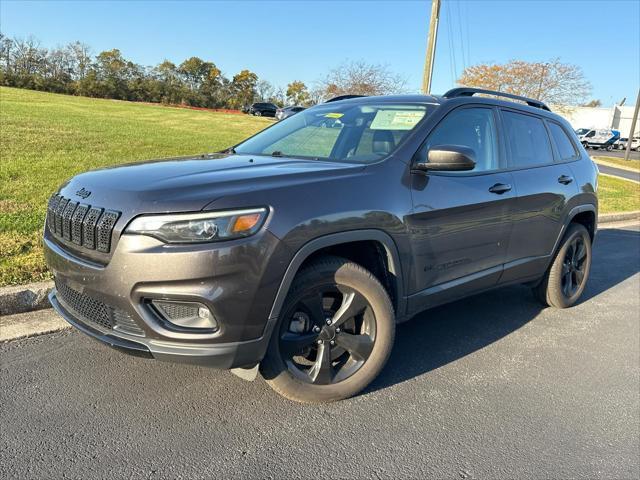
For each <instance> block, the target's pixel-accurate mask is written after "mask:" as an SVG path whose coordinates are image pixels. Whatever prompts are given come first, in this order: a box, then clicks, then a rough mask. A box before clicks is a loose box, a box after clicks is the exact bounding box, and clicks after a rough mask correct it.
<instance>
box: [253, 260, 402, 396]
mask: <svg viewBox="0 0 640 480" xmlns="http://www.w3.org/2000/svg"><path fill="white" fill-rule="evenodd" d="M318 298H319V301H318ZM314 307H315V308H314ZM330 322H331V323H330ZM394 336H395V315H394V312H393V306H392V304H391V300H390V299H389V295H388V294H387V292H386V290H385V289H384V287H383V286H382V285H381V284H380V282H379V281H378V279H377V278H376V277H374V276H373V275H372V274H371V272H369V271H368V270H366V269H365V268H363V267H361V266H360V265H358V264H356V263H353V262H350V261H349V260H346V259H344V258H339V257H328V256H327V257H322V258H320V259H319V260H317V261H315V262H313V263H312V264H310V265H309V266H307V267H305V268H304V269H303V270H302V271H300V272H299V273H298V274H297V275H296V277H295V279H294V282H293V286H292V287H291V290H290V291H289V293H288V295H287V299H286V300H285V304H284V305H283V308H282V312H281V318H280V320H279V322H278V324H277V325H276V327H275V330H274V332H273V334H272V336H271V341H270V344H269V348H268V351H267V354H266V356H265V358H264V360H263V361H262V363H261V364H260V371H261V373H262V375H263V377H264V378H265V380H266V381H267V383H268V384H269V386H270V387H271V388H273V389H274V390H275V391H276V392H278V393H279V394H280V395H282V396H284V397H286V398H288V399H290V400H294V401H297V402H304V403H319V402H333V401H336V400H342V399H345V398H349V397H351V396H353V395H356V394H357V393H358V392H360V391H361V390H363V389H364V388H365V387H367V385H369V384H370V383H371V382H372V381H373V380H374V379H375V378H376V377H377V376H378V374H379V373H380V372H381V371H382V369H383V367H384V365H385V363H386V362H387V359H388V358H389V355H390V353H391V349H392V347H393V341H394Z"/></svg>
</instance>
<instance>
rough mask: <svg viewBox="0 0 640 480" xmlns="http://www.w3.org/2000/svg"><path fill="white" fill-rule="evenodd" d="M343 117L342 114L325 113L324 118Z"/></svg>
mask: <svg viewBox="0 0 640 480" xmlns="http://www.w3.org/2000/svg"><path fill="white" fill-rule="evenodd" d="M343 115H344V113H327V114H326V115H325V118H340V117H342V116H343Z"/></svg>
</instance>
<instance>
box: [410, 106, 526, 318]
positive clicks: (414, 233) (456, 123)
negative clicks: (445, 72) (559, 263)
mask: <svg viewBox="0 0 640 480" xmlns="http://www.w3.org/2000/svg"><path fill="white" fill-rule="evenodd" d="M496 115H497V112H496V109H495V108H493V107H491V106H477V105H473V106H465V107H459V108H457V109H455V110H453V111H452V112H450V113H449V114H448V115H447V116H446V117H445V118H444V119H443V120H442V121H441V122H440V123H439V124H438V125H437V126H436V127H435V128H434V130H433V131H432V132H431V133H430V135H429V136H428V138H427V139H426V141H425V143H424V144H423V145H422V147H421V149H420V151H419V152H418V156H419V157H420V158H423V157H424V158H426V155H427V152H428V151H429V149H431V148H434V147H437V146H438V145H461V146H465V147H468V148H471V149H473V150H474V152H475V156H476V167H475V169H474V170H472V171H470V172H430V173H429V174H428V175H420V174H414V175H412V179H411V181H412V190H411V191H412V197H413V212H412V213H411V214H410V215H409V216H408V218H407V224H408V227H409V234H410V239H411V245H412V249H413V252H412V253H413V262H412V266H413V274H412V281H413V283H412V285H410V293H412V294H413V295H412V296H411V298H410V300H409V307H410V309H411V310H413V311H415V310H421V309H423V308H427V307H429V306H432V305H434V304H438V303H442V302H444V301H448V300H450V299H452V298H455V297H457V296H461V295H465V294H468V293H470V292H472V291H474V290H481V289H484V288H487V287H490V286H492V285H495V283H496V282H497V280H498V278H499V277H500V274H501V273H502V264H503V263H504V260H505V254H506V249H507V240H508V238H509V235H510V229H511V208H512V202H513V201H514V199H515V195H514V190H513V188H512V183H513V179H512V176H511V174H510V173H509V172H504V171H503V166H504V165H503V158H504V156H503V155H502V153H501V151H502V142H501V141H500V139H499V136H498V129H497V118H496Z"/></svg>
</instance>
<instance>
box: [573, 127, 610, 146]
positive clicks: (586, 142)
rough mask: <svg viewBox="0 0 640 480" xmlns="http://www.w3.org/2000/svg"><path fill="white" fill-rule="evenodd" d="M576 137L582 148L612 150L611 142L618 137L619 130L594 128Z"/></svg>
mask: <svg viewBox="0 0 640 480" xmlns="http://www.w3.org/2000/svg"><path fill="white" fill-rule="evenodd" d="M578 138H579V139H580V143H582V146H583V147H584V148H593V149H595V150H598V149H603V150H612V149H613V144H614V143H615V142H616V141H617V140H618V139H619V138H620V132H619V131H617V130H611V129H607V128H598V129H595V128H594V129H591V130H589V131H588V132H587V133H585V134H584V135H582V136H579V137H578Z"/></svg>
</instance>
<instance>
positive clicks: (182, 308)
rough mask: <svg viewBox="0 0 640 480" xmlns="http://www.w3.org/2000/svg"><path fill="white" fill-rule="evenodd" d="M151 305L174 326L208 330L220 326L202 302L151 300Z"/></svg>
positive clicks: (210, 330)
mask: <svg viewBox="0 0 640 480" xmlns="http://www.w3.org/2000/svg"><path fill="white" fill-rule="evenodd" d="M151 305H153V307H154V310H155V311H156V313H157V314H158V315H160V317H161V318H162V319H163V320H165V321H166V322H168V323H170V324H171V325H173V326H176V327H180V328H188V329H193V330H206V331H208V332H212V331H216V330H218V328H219V325H218V321H217V320H216V318H215V317H214V315H213V313H212V312H211V310H209V309H208V308H207V307H206V306H205V305H203V304H201V303H197V302H174V301H168V300H151Z"/></svg>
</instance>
